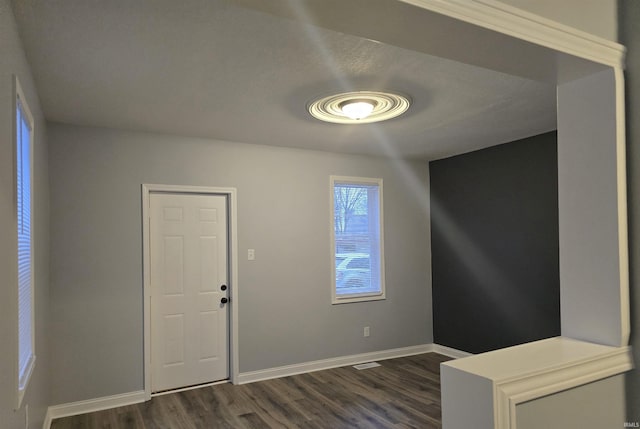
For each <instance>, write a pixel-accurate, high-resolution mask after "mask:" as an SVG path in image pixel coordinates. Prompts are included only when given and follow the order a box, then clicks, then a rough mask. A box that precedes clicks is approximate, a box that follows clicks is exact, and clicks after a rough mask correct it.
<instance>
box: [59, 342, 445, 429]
mask: <svg viewBox="0 0 640 429" xmlns="http://www.w3.org/2000/svg"><path fill="white" fill-rule="evenodd" d="M446 360H449V358H447V357H445V356H442V355H439V354H435V353H426V354H422V355H416V356H410V357H404V358H398V359H390V360H384V361H380V362H379V363H380V364H381V365H382V366H380V367H377V368H371V369H365V370H361V371H358V370H356V369H354V368H352V367H350V366H349V367H343V368H335V369H329V370H325V371H317V372H312V373H309V374H301V375H294V376H291V377H284V378H280V379H275V380H267V381H261V382H256V383H251V384H243V385H238V386H234V385H232V384H220V385H216V386H212V387H204V388H200V389H194V390H189V391H185V392H180V393H172V394H167V395H162V396H156V397H154V398H153V399H152V400H151V401H148V402H144V403H141V404H137V405H130V406H126V407H120V408H114V409H111V410H106V411H99V412H95V413H90V414H83V415H80V416H73V417H65V418H62V419H56V420H54V421H53V424H52V426H51V428H52V429H72V428H73V429H76V428H83V429H85V428H87V429H97V428H101V429H102V428H104V429H106V428H111V429H116V428H118V429H120V428H122V429H124V428H140V429H142V428H144V429H156V428H170V429H183V428H184V429H198V428H203V429H204V428H233V429H235V428H260V429H261V428H314V429H318V428H320V429H326V428H331V429H340V428H421V429H427V428H440V427H441V423H440V422H441V412H440V362H444V361H446Z"/></svg>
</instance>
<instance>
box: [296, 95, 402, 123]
mask: <svg viewBox="0 0 640 429" xmlns="http://www.w3.org/2000/svg"><path fill="white" fill-rule="evenodd" d="M409 105H410V101H409V98H408V97H406V96H404V95H400V94H396V93H391V92H378V91H355V92H345V93H342V94H335V95H330V96H328V97H323V98H320V99H318V100H316V101H313V102H312V103H310V104H309V106H308V110H309V113H310V114H311V115H312V116H313V117H314V118H316V119H320V120H321V121H325V122H333V123H336V124H367V123H371V122H379V121H386V120H387V119H391V118H395V117H397V116H400V115H402V114H403V113H404V112H406V111H407V109H408V108H409Z"/></svg>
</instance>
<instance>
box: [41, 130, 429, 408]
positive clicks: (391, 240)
mask: <svg viewBox="0 0 640 429" xmlns="http://www.w3.org/2000/svg"><path fill="white" fill-rule="evenodd" d="M49 141H50V169H51V200H52V204H51V230H52V237H51V240H52V257H51V258H52V261H51V270H52V271H51V275H52V290H51V307H52V318H51V329H52V331H53V332H52V336H53V338H55V339H56V342H55V344H56V347H55V349H54V351H53V358H52V362H53V365H52V396H53V398H52V403H54V404H59V403H67V402H71V401H79V400H83V399H89V398H95V397H101V396H106V395H113V394H119V393H125V392H131V391H136V390H140V389H142V388H143V371H142V370H143V313H142V263H141V261H142V242H141V235H142V232H141V202H140V200H141V190H140V185H141V184H142V183H163V184H181V185H203V186H221V187H236V188H237V189H238V241H239V250H240V255H239V279H238V281H239V324H240V326H239V349H240V350H239V353H240V371H241V372H247V371H252V370H259V369H264V368H270V367H276V366H281V365H288V364H294V363H300V362H306V361H312V360H317V359H324V358H331V357H337V356H344V355H350V354H355V353H363V352H369V351H376V350H384V349H391V348H396V347H404V346H412V345H419V344H425V343H431V342H432V328H431V285H430V278H431V273H430V263H429V261H430V259H431V257H430V253H429V252H430V250H429V241H430V237H429V213H428V201H427V200H425V196H426V195H428V165H427V163H415V164H404V163H401V162H397V161H396V162H394V161H385V160H382V159H377V158H371V157H363V156H352V155H337V154H331V153H325V152H315V151H304V150H295V149H285V148H277V147H267V146H256V145H248V144H240V143H225V142H219V141H211V140H199V139H190V138H182V137H170V136H163V135H153V134H142V133H127V132H120V131H113V130H106V129H96V128H79V127H73V126H65V125H57V124H50V125H49ZM331 174H336V175H348V176H364V177H382V178H383V180H384V216H385V257H386V261H385V262H386V287H387V299H386V300H385V301H377V302H369V303H352V304H342V305H331V295H330V284H331V280H330V272H331V270H330V264H331V258H330V247H329V233H330V228H329V216H330V213H329V195H330V194H329V175H331ZM411 177H413V178H417V182H413V184H411V186H409V183H408V182H407V181H408V180H410V179H411ZM415 183H418V186H415ZM248 248H253V249H255V250H256V260H255V261H247V259H246V252H247V249H248ZM364 326H370V327H371V336H370V337H369V338H363V335H362V330H363V327H364Z"/></svg>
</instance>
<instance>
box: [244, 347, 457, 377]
mask: <svg viewBox="0 0 640 429" xmlns="http://www.w3.org/2000/svg"><path fill="white" fill-rule="evenodd" d="M451 350H453V349H451ZM434 351H436V350H434V344H422V345H419V346H410V347H401V348H397V349H390V350H382V351H377V352H369V353H361V354H357V355H350V356H341V357H337V358H330V359H322V360H316V361H311V362H303V363H298V364H294V365H286V366H278V367H275V368H267V369H261V370H258V371H249V372H241V373H240V374H239V375H238V379H237V381H236V382H237V384H246V383H253V382H256V381H262V380H270V379H272V378H279V377H288V376H290V375H296V374H304V373H307V372H313V371H320V370H323V369H330V368H338V367H341V366H347V365H357V364H359V363H364V362H371V361H374V360H385V359H393V358H399V357H404V356H411V355H417V354H422V353H429V352H434ZM438 353H440V352H439V351H438ZM443 354H445V353H443Z"/></svg>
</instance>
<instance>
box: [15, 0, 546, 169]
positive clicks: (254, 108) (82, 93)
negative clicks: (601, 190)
mask: <svg viewBox="0 0 640 429" xmlns="http://www.w3.org/2000/svg"><path fill="white" fill-rule="evenodd" d="M13 7H14V12H15V14H16V18H17V21H18V26H19V29H20V33H21V36H22V39H23V43H24V45H25V50H26V52H27V57H28V59H29V62H30V64H31V66H32V71H33V74H34V78H35V81H36V84H37V87H38V93H39V96H40V99H41V100H40V101H41V104H42V107H43V110H44V113H45V115H46V117H47V118H48V119H49V120H51V121H56V122H63V123H70V124H77V125H88V126H100V127H111V128H120V129H127V130H139V131H152V132H160V133H168V134H175V135H183V136H194V137H207V138H214V139H221V140H228V141H236V142H246V143H256V144H269V145H278V146H289V147H299V148H311V149H320V150H330V151H340V152H350V153H371V154H378V155H388V156H398V155H400V156H410V157H419V158H424V159H434V158H440V157H444V156H448V155H452V154H457V153H461V152H466V151H469V150H474V149H478V148H482V147H486V146H490V145H494V144H499V143H504V142H508V141H512V140H516V139H518V138H523V137H528V136H531V135H535V134H539V133H543V132H546V131H549V130H553V129H555V127H556V110H555V86H554V85H550V84H544V83H539V82H534V81H530V80H526V79H522V78H517V77H513V76H509V75H505V74H501V73H497V72H493V71H489V70H486V69H481V68H478V67H473V66H469V65H465V64H461V63H457V62H453V61H450V60H446V59H442V58H437V57H433V56H429V55H426V54H422V53H418V52H413V51H408V50H405V49H400V48H397V47H394V46H390V45H385V44H382V43H378V42H376V41H373V40H368V39H363V38H359V37H355V36H350V35H346V34H342V33H337V32H334V31H330V30H325V29H321V28H318V27H314V26H311V25H307V24H303V23H300V22H297V21H293V20H288V19H285V18H279V17H276V16H273V15H269V14H265V13H262V12H258V11H255V10H251V9H245V8H242V7H239V6H237V5H235V4H234V3H233V2H230V1H228V0H183V1H175V0H155V1H152V2H150V1H148V0H111V1H97V0H92V1H87V0H14V2H13ZM363 89H374V90H392V91H397V92H401V93H404V94H407V95H409V96H410V97H411V98H412V100H413V104H412V106H411V107H410V109H409V111H408V112H407V113H406V114H405V115H404V116H402V117H400V118H397V119H393V120H390V121H386V122H382V123H379V124H375V125H337V124H327V123H322V122H319V121H317V120H315V119H313V118H312V117H311V116H310V115H309V114H308V113H307V111H306V104H307V103H308V102H309V101H311V100H313V99H315V98H316V97H319V96H322V95H329V94H332V93H335V92H339V91H353V90H363Z"/></svg>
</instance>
